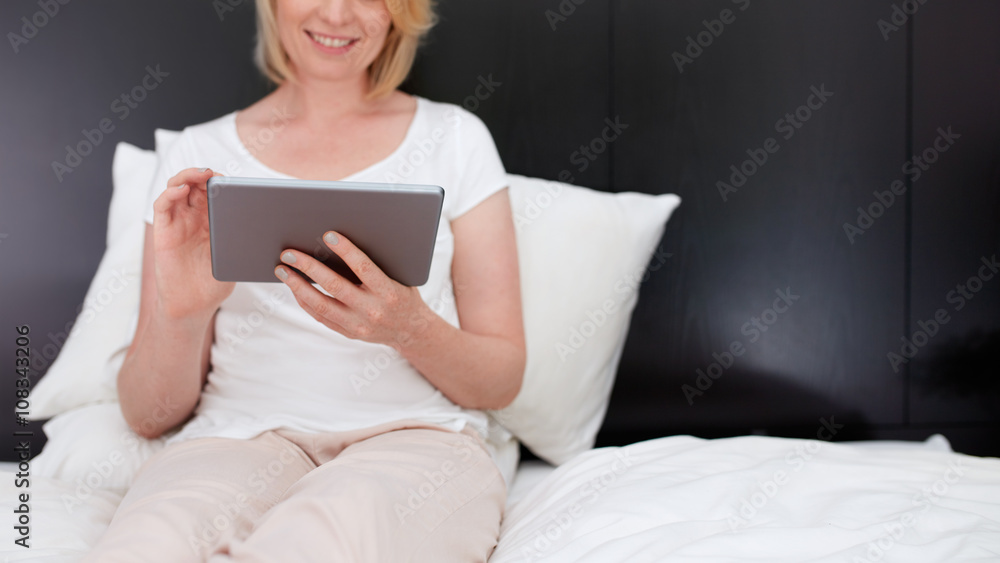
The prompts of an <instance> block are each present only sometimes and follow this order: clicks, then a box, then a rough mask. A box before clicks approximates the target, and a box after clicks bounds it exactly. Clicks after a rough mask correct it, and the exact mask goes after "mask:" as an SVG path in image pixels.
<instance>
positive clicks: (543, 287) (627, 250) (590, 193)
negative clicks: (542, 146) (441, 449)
mask: <svg viewBox="0 0 1000 563" xmlns="http://www.w3.org/2000/svg"><path fill="white" fill-rule="evenodd" d="M509 178H510V202H511V208H512V210H513V214H514V227H515V229H516V231H517V247H518V253H519V262H520V267H521V299H522V301H523V309H524V329H525V340H526V345H527V356H528V357H527V368H526V370H525V373H524V383H523V385H522V387H521V392H520V394H519V395H518V396H517V398H516V399H515V400H514V402H513V403H512V404H511V405H510V406H508V407H507V408H505V409H502V410H500V411H491V413H492V415H493V416H494V418H495V419H496V420H497V421H498V422H499V423H500V424H502V425H503V426H504V427H506V428H507V429H508V430H510V431H511V432H512V433H513V434H514V435H515V436H517V437H518V439H520V440H521V441H522V442H523V443H524V445H525V446H527V447H528V448H529V449H530V450H531V451H532V452H534V453H535V455H537V456H538V457H540V458H542V459H544V460H545V461H548V462H549V463H552V464H555V465H558V464H560V463H563V462H565V461H566V460H568V459H570V458H571V457H573V456H575V455H576V454H578V453H580V452H582V451H585V450H588V449H590V448H592V447H593V445H594V440H595V437H596V436H597V431H598V430H599V429H600V427H601V422H602V421H603V420H604V414H605V411H606V410H607V407H608V400H609V399H610V396H611V387H612V384H613V383H614V378H615V372H616V371H617V369H618V361H619V360H620V359H621V354H622V350H623V348H624V347H625V337H626V335H627V332H628V327H629V319H630V318H631V316H632V310H633V309H634V308H635V303H636V300H637V298H638V286H639V284H640V282H641V280H643V279H644V274H645V273H646V271H647V264H648V269H649V270H658V269H660V268H662V267H664V265H665V262H666V259H667V258H668V256H669V255H667V254H664V253H663V252H662V251H661V250H657V249H656V248H655V245H656V244H657V243H658V242H659V241H660V238H661V237H662V235H663V230H664V227H665V226H666V222H667V219H669V218H670V214H671V213H672V212H673V211H674V209H676V208H677V206H678V205H680V198H679V197H677V196H676V195H673V194H664V195H658V196H653V195H646V194H639V193H619V194H614V193H602V192H598V191H594V190H590V189H587V188H581V187H578V186H572V185H569V184H562V183H558V182H549V181H545V180H537V179H531V178H525V177H522V176H514V175H510V176H509ZM654 250H655V256H654ZM651 257H653V259H652V260H650V258H651Z"/></svg>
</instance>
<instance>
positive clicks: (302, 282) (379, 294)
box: [274, 231, 434, 350]
mask: <svg viewBox="0 0 1000 563" xmlns="http://www.w3.org/2000/svg"><path fill="white" fill-rule="evenodd" d="M323 242H325V243H326V245H327V246H328V247H329V248H330V250H332V251H333V252H334V254H336V255H337V256H339V257H340V258H341V259H342V260H343V261H344V263H346V264H347V266H348V267H349V268H350V269H351V271H353V272H354V275H356V276H358V279H360V280H361V285H355V284H354V283H352V282H351V281H349V280H347V279H346V278H344V277H343V276H341V275H340V274H338V273H336V272H334V271H333V270H331V269H330V268H328V267H327V266H326V265H325V264H323V263H322V262H320V261H319V260H317V259H315V258H313V257H312V256H310V255H309V254H306V253H304V252H299V251H297V250H285V251H283V252H282V253H281V257H280V259H281V261H282V262H284V263H285V264H288V265H290V266H292V267H294V268H295V269H297V270H300V271H301V272H302V273H304V274H305V275H307V276H309V277H310V278H312V280H313V281H315V282H316V283H317V284H318V285H319V286H320V287H322V288H323V289H324V290H325V291H326V292H327V293H329V294H330V295H329V296H328V295H324V294H323V293H322V292H320V291H319V290H318V289H316V288H315V287H313V286H312V284H310V283H309V282H308V281H306V279H305V278H303V277H302V276H301V275H299V274H298V273H296V272H295V271H293V270H292V269H291V268H285V267H283V266H277V267H276V268H275V269H274V274H275V275H276V276H277V277H278V279H280V280H281V281H283V282H285V283H286V284H287V285H288V287H289V288H291V290H292V293H293V294H294V295H295V300H296V301H298V303H299V306H301V307H302V308H303V309H304V310H305V311H306V312H307V313H309V314H310V315H312V316H313V318H315V319H316V320H317V321H319V322H321V323H323V324H324V325H325V326H327V327H329V328H330V329H332V330H335V331H337V332H339V333H340V334H343V335H344V336H346V337H348V338H354V339H357V340H364V341H366V342H372V343H375V344H385V345H388V346H392V347H393V348H395V349H397V350H401V349H402V348H403V347H405V346H407V345H408V344H410V343H411V342H413V341H414V336H415V334H416V333H417V331H420V330H421V329H423V328H424V327H426V326H427V325H428V322H429V321H430V319H431V316H432V315H434V312H433V311H431V309H430V307H428V306H427V304H426V303H424V300H423V299H422V298H421V297H420V292H419V291H417V288H415V287H407V286H405V285H402V284H400V283H398V282H396V281H395V280H393V279H391V278H390V277H389V276H387V275H385V273H384V272H383V271H382V270H381V269H380V268H379V267H378V266H376V265H375V263H374V262H372V261H371V259H370V258H368V256H367V255H366V254H365V253H364V252H362V251H361V250H360V249H359V248H358V247H356V246H354V243H352V242H351V241H349V240H347V238H345V237H344V236H343V235H341V234H339V233H335V232H333V231H329V232H327V233H326V234H325V235H323Z"/></svg>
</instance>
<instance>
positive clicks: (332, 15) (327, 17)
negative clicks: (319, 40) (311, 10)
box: [316, 0, 355, 26]
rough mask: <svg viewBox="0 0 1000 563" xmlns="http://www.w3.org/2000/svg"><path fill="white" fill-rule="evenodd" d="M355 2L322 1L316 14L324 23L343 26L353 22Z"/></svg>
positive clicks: (344, 0)
mask: <svg viewBox="0 0 1000 563" xmlns="http://www.w3.org/2000/svg"><path fill="white" fill-rule="evenodd" d="M354 2H355V0H320V2H319V6H318V7H317V8H316V13H317V15H318V16H319V17H320V19H322V20H323V21H324V22H326V23H329V24H330V25H332V26H342V25H346V24H348V23H350V22H351V19H352V17H353V13H354V12H353V9H354V6H353V5H354Z"/></svg>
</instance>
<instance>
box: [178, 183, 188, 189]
mask: <svg viewBox="0 0 1000 563" xmlns="http://www.w3.org/2000/svg"><path fill="white" fill-rule="evenodd" d="M186 187H187V184H181V185H179V186H177V189H178V190H183V189H184V188H186Z"/></svg>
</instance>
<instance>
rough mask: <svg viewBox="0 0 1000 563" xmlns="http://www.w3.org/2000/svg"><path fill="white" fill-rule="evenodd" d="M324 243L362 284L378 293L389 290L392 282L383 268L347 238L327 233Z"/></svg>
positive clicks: (335, 233) (333, 232) (324, 236)
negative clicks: (388, 287)
mask: <svg viewBox="0 0 1000 563" xmlns="http://www.w3.org/2000/svg"><path fill="white" fill-rule="evenodd" d="M323 242H325V243H326V246H327V247H329V249H330V250H332V251H333V252H334V253H335V254H336V255H337V256H339V257H340V259H341V260H343V261H344V263H345V264H347V267H349V268H350V269H351V271H352V272H354V275H356V276H358V279H360V280H361V283H363V284H364V285H366V286H368V287H369V288H371V289H372V290H373V291H376V292H381V291H383V290H385V289H387V286H388V285H389V284H390V282H391V281H392V280H390V279H389V277H388V276H386V275H385V272H383V271H382V269H381V268H379V267H378V266H376V265H375V262H372V259H371V258H369V257H368V255H367V254H365V253H364V252H362V251H361V249H360V248H358V247H357V246H354V243H353V242H351V241H349V240H347V237H345V236H344V235H342V234H340V233H338V232H336V231H327V232H326V234H324V235H323ZM310 275H312V274H310ZM314 279H315V278H314Z"/></svg>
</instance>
